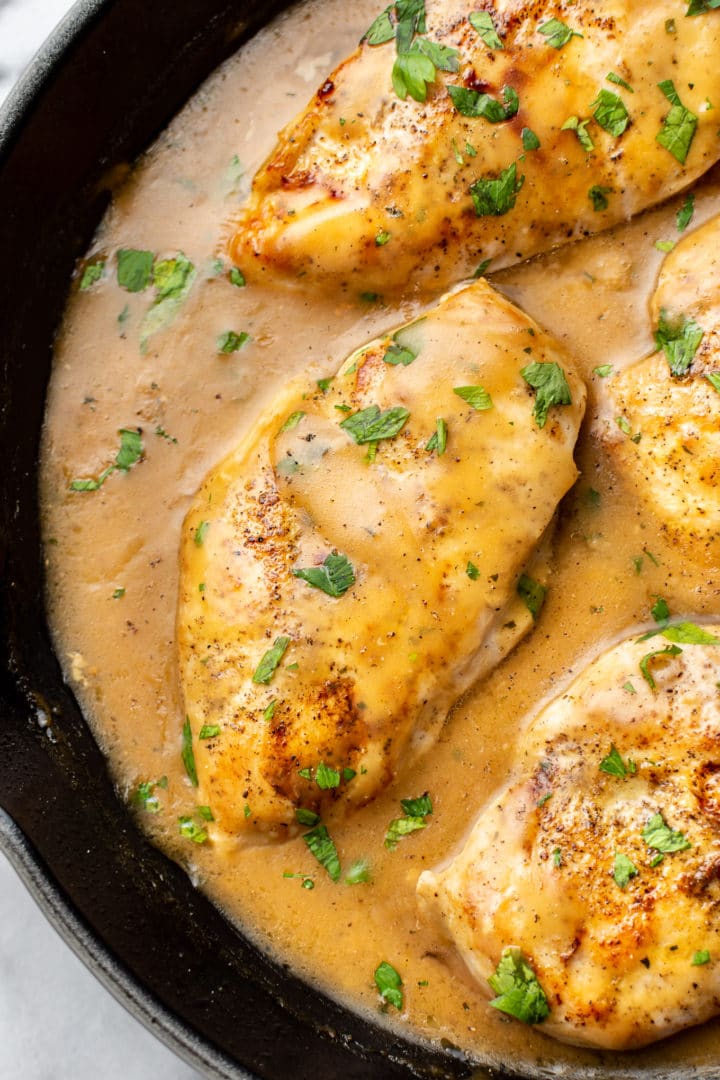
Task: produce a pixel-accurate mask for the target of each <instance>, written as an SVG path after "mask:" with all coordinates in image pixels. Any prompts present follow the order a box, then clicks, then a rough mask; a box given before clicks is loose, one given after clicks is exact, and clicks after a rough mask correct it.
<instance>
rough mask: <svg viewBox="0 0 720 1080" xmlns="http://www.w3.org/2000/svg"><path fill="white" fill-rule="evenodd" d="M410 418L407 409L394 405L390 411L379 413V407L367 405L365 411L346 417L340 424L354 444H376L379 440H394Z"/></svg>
mask: <svg viewBox="0 0 720 1080" xmlns="http://www.w3.org/2000/svg"><path fill="white" fill-rule="evenodd" d="M409 417H410V413H409V412H408V410H407V409H403V408H402V407H401V406H399V405H396V406H395V407H394V408H392V409H386V410H385V412H382V413H381V412H380V407H379V405H369V406H368V408H367V409H361V410H360V412H356V413H353V414H352V416H348V417H347V418H346V419H345V420H343V421H342V422H341V424H340V427H341V428H342V429H343V431H346V432H347V433H348V435H349V436H350V438H351V439H353V441H354V442H356V443H358V445H361V444H362V443H372V442H378V441H379V440H380V439H394V438H395V436H396V435H397V434H399V432H400V431H402V429H403V428H404V426H405V424H406V423H407V421H408V419H409Z"/></svg>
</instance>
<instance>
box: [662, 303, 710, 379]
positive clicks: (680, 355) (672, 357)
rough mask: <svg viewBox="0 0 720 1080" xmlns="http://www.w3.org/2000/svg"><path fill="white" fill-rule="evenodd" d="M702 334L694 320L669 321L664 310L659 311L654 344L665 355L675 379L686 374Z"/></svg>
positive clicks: (683, 318)
mask: <svg viewBox="0 0 720 1080" xmlns="http://www.w3.org/2000/svg"><path fill="white" fill-rule="evenodd" d="M704 333H705V332H704V330H703V328H702V327H701V326H698V324H697V323H696V322H695V320H694V319H688V318H686V317H685V316H681V317H680V318H677V319H671V318H670V316H669V315H668V313H667V311H666V310H665V308H663V309H662V310H661V312H660V322H659V323H658V328H657V330H656V331H655V344H656V346H657V348H658V349H662V350H663V352H664V353H665V356H666V358H667V362H668V364H669V365H670V372H671V374H673V375H675V376H676V377H677V376H680V375H685V374H686V373H687V371H688V369H689V367H690V365H691V363H692V361H693V358H694V356H695V353H696V352H697V350H698V348H699V345H700V342H701V341H702V339H703V336H704Z"/></svg>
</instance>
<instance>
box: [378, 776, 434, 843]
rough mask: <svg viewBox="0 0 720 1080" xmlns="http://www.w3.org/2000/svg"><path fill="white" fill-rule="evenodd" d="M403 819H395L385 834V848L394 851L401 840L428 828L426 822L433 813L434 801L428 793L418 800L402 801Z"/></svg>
mask: <svg viewBox="0 0 720 1080" xmlns="http://www.w3.org/2000/svg"><path fill="white" fill-rule="evenodd" d="M400 805H401V807H402V811H403V817H401V818H394V819H393V821H391V822H390V824H389V825H388V829H387V832H386V834H385V847H386V848H387V849H388V850H389V851H394V850H395V848H396V847H397V846H398V843H399V842H400V840H402V839H403V838H404V837H406V836H410V834H411V833H414V832H418V830H420V829H424V828H426V827H427V821H426V820H425V818H426V817H428V816H429V815H430V814H432V812H433V807H432V801H431V799H430V796H429V795H428V793H427V791H426V792H425V794H424V795H421V796H420V797H419V798H417V799H401V800H400Z"/></svg>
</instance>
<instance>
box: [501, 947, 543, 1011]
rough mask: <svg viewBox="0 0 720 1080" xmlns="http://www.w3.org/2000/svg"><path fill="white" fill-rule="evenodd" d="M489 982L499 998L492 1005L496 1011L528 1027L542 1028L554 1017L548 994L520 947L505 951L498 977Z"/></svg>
mask: <svg viewBox="0 0 720 1080" xmlns="http://www.w3.org/2000/svg"><path fill="white" fill-rule="evenodd" d="M488 982H489V983H490V987H491V989H492V990H494V991H495V993H496V994H497V995H498V996H497V997H495V998H493V1000H492V1001H491V1002H490V1004H491V1005H492V1007H493V1008H494V1009H499V1010H500V1012H504V1013H507V1014H508V1015H509V1016H514V1017H515V1018H516V1019H517V1020H522V1022H523V1023H524V1024H540V1023H542V1021H543V1020H545V1019H547V1017H548V1016H549V1015H550V1006H549V1005H548V1000H547V997H546V996H545V991H544V990H543V988H542V986H541V985H540V983H539V982H538V978H537V975H536V974H535V972H534V971H533V969H532V968H531V967H530V965H529V964H528V962H527V960H526V959H525V957H524V956H523V954H522V952H521V950H520V949H519V948H517V947H516V946H514V945H513V946H510V947H509V948H507V949H504V950H503V954H502V957H501V959H500V963H499V964H498V966H497V968H496V969H495V974H494V975H491V976H490V978H489V979H488Z"/></svg>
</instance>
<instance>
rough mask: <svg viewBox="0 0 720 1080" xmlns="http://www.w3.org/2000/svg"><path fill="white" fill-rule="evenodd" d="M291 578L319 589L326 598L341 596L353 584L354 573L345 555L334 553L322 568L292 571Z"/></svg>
mask: <svg viewBox="0 0 720 1080" xmlns="http://www.w3.org/2000/svg"><path fill="white" fill-rule="evenodd" d="M293 576H294V577H296V578H301V579H302V580H303V581H305V582H307V584H308V585H312V587H313V588H314V589H320V590H321V591H322V592H324V593H326V594H327V595H328V596H335V597H337V596H342V595H343V593H346V592H347V591H348V589H349V588H350V587H351V586H352V585H354V584H355V571H354V570H353V568H352V565H351V564H350V562H349V560H348V558H347V556H346V555H338V554H337V552H334V553H333V554H331V555H328V556H327V557H326V559H325V561H324V562H323V564H322V566H310V567H307V568H306V569H304V570H293Z"/></svg>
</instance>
